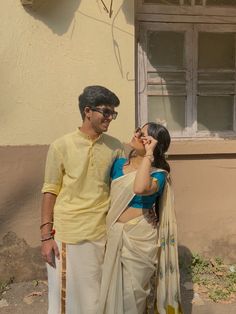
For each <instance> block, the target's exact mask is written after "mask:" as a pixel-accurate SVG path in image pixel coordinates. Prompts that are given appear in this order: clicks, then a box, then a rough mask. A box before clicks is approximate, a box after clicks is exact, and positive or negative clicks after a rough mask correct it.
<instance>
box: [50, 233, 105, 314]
mask: <svg viewBox="0 0 236 314" xmlns="http://www.w3.org/2000/svg"><path fill="white" fill-rule="evenodd" d="M57 244H58V247H59V251H60V260H58V259H56V268H53V267H51V266H49V265H48V264H47V271H48V289H49V293H48V302H49V307H48V314H96V313H97V309H98V301H99V293H100V284H101V275H102V265H103V258H104V250H105V238H102V239H100V240H97V241H83V242H81V243H78V244H65V243H61V242H59V241H57Z"/></svg>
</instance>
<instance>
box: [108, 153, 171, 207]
mask: <svg viewBox="0 0 236 314" xmlns="http://www.w3.org/2000/svg"><path fill="white" fill-rule="evenodd" d="M126 162H127V159H126V158H118V159H116V160H115V161H114V163H113V165H112V168H111V174H110V176H111V179H112V180H114V179H117V178H119V177H121V176H123V175H124V172H123V166H124V164H125V163H126ZM151 177H152V178H155V179H156V180H157V181H158V186H159V189H158V191H157V192H156V193H154V194H151V195H135V196H134V197H133V198H132V200H131V201H130V203H129V204H128V207H134V208H147V209H151V208H152V206H153V204H154V202H155V200H156V198H157V196H159V195H161V193H162V191H163V188H164V185H165V181H166V173H165V172H154V173H152V174H151Z"/></svg>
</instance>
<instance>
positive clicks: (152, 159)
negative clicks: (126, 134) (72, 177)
mask: <svg viewBox="0 0 236 314" xmlns="http://www.w3.org/2000/svg"><path fill="white" fill-rule="evenodd" d="M143 157H147V159H148V160H149V161H150V162H153V161H154V157H153V155H144V156H143ZM150 157H151V158H150Z"/></svg>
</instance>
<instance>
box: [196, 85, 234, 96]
mask: <svg viewBox="0 0 236 314" xmlns="http://www.w3.org/2000/svg"><path fill="white" fill-rule="evenodd" d="M234 90H235V84H214V85H213V84H198V92H199V93H208V94H211V95H225V94H226V95H227V94H234Z"/></svg>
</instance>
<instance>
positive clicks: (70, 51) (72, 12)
mask: <svg viewBox="0 0 236 314" xmlns="http://www.w3.org/2000/svg"><path fill="white" fill-rule="evenodd" d="M0 37H1V41H0V58H1V85H0V104H1V123H0V134H1V137H0V145H25V144H26V145H27V144H30V145H35V144H48V143H51V142H52V141H53V140H54V139H56V138H58V137H59V136H61V135H63V134H65V133H67V132H71V131H73V130H74V129H75V128H76V127H77V126H78V125H79V124H80V123H81V119H80V113H79V111H78V106H77V98H78V95H79V94H80V93H81V92H82V90H83V88H84V87H85V86H87V85H95V84H97V85H104V86H106V87H108V88H110V89H111V90H113V91H114V92H115V93H117V95H118V96H119V98H120V100H121V105H120V108H119V109H118V111H119V117H118V119H117V120H116V121H114V122H113V123H112V125H111V128H110V133H111V134H112V135H113V136H117V137H119V138H120V139H121V140H127V134H131V132H132V130H133V128H134V124H135V112H134V109H135V108H134V95H135V92H134V8H133V1H124V2H123V1H122V0H117V1H115V2H114V5H113V14H112V17H111V18H109V16H108V14H107V13H106V12H105V10H104V9H103V6H102V4H101V2H100V1H95V0H90V1H87V0H70V1H65V0H35V1H34V6H33V7H32V8H24V7H23V6H22V5H21V2H20V0H18V1H15V0H8V1H1V2H0ZM127 120H128V121H129V123H127V124H126V127H125V128H121V127H120V126H121V122H119V121H127Z"/></svg>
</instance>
